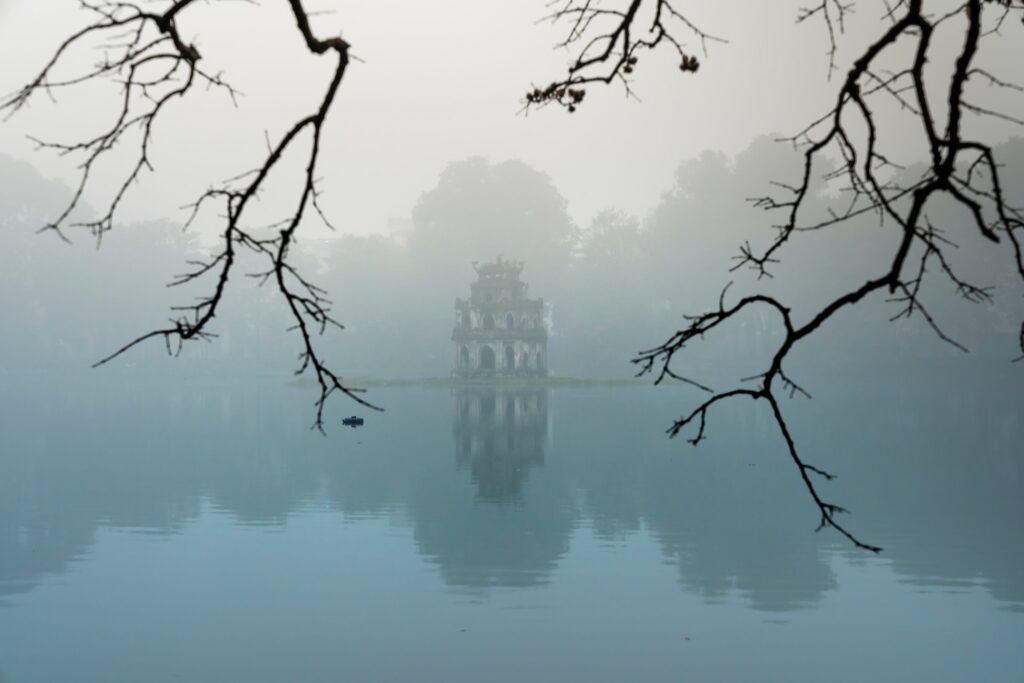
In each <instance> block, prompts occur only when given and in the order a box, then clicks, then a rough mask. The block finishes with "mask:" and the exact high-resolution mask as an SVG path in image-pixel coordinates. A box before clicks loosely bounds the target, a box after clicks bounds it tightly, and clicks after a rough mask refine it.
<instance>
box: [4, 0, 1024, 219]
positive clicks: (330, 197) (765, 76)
mask: <svg viewBox="0 0 1024 683" xmlns="http://www.w3.org/2000/svg"><path fill="white" fill-rule="evenodd" d="M803 4H806V3H805V0H798V1H796V2H791V1H789V0H771V1H768V0H704V1H701V2H692V1H691V2H685V1H684V0H678V2H677V3H676V6H677V7H678V8H680V9H681V10H683V11H684V12H686V13H687V14H688V16H690V17H691V18H693V19H694V20H695V21H697V22H698V23H699V24H700V25H701V26H702V27H703V28H704V29H706V30H707V31H708V32H710V33H714V34H716V35H720V36H723V37H725V38H727V39H728V40H729V41H730V42H729V44H727V45H719V44H712V45H711V46H710V55H709V57H708V58H707V59H706V60H705V61H704V64H703V66H702V68H701V69H700V71H699V72H698V73H697V74H682V73H680V72H679V71H678V69H677V68H676V65H675V61H674V60H673V59H672V58H671V55H670V54H669V53H668V52H667V51H665V52H660V59H659V58H656V57H655V58H652V59H650V60H649V61H650V63H646V62H645V63H641V64H640V69H639V72H638V78H637V81H636V83H635V90H636V92H637V94H638V95H639V96H640V97H641V98H642V99H643V102H642V103H638V102H636V101H627V100H626V99H624V98H623V96H622V91H621V88H619V87H617V86H612V87H608V88H605V89H604V90H600V89H597V88H591V89H590V92H589V93H588V97H587V102H586V103H585V105H584V106H583V107H582V108H581V109H580V111H579V112H577V113H576V114H573V115H569V114H567V113H565V112H563V111H561V110H557V109H555V108H550V109H546V110H541V111H537V112H533V113H531V114H530V115H529V116H522V115H520V114H519V110H520V106H521V105H520V98H521V96H522V94H523V93H524V92H525V91H526V89H527V87H528V86H530V85H531V83H537V84H543V83H544V82H546V81H548V80H551V79H552V78H554V77H556V76H559V75H560V74H561V73H562V69H563V68H564V65H565V64H566V63H567V61H568V55H567V54H566V53H564V52H559V51H553V50H552V45H553V44H554V43H555V42H556V41H557V39H558V38H559V37H560V35H561V34H560V31H559V30H555V29H552V28H551V27H550V26H548V25H544V24H537V23H536V20H537V19H538V18H539V17H541V16H543V15H544V13H545V11H546V0H514V1H513V0H435V1H434V2H425V1H422V0H421V1H412V0H404V1H402V0H351V1H346V0H308V1H307V8H308V9H310V10H319V9H328V8H330V9H333V10H334V12H333V13H332V14H329V15H324V16H320V17H318V18H317V31H318V33H319V34H320V35H328V34H330V33H332V32H337V31H339V30H340V31H341V33H342V35H343V36H344V37H345V38H346V40H348V41H349V42H350V43H351V44H352V46H353V52H354V53H355V54H356V55H358V56H359V57H360V58H362V59H363V60H365V63H359V62H356V63H354V64H353V65H352V66H351V67H350V70H349V73H348V75H347V76H346V79H345V81H344V83H343V84H342V90H341V93H340V97H339V100H338V102H337V103H336V109H335V110H334V111H333V113H332V117H331V123H330V126H329V129H328V132H327V139H326V149H325V154H324V156H323V160H322V164H321V175H322V176H323V177H324V188H325V189H326V191H327V194H326V196H325V197H324V204H325V207H326V209H327V211H328V213H329V215H330V216H331V218H332V220H333V221H334V222H335V223H336V224H337V225H338V227H339V229H340V230H341V231H343V232H351V233H358V234H365V233H371V232H383V231H386V230H387V226H388V221H389V218H403V217H407V216H408V215H409V213H410V211H411V209H412V207H413V205H414V204H415V202H416V199H417V197H418V196H419V195H420V194H421V193H422V192H424V191H426V190H428V189H430V188H431V187H432V186H433V185H434V184H435V183H436V179H437V175H438V173H439V172H440V171H441V170H442V169H443V168H444V166H445V165H446V164H447V163H449V162H450V161H453V160H457V159H461V158H465V157H467V156H471V155H483V156H486V157H488V158H490V159H491V160H492V161H500V160H504V159H508V158H521V159H523V160H524V161H526V162H527V163H529V164H531V165H533V166H534V167H536V168H538V169H540V170H542V171H544V172H546V173H548V174H549V175H550V176H551V177H552V179H553V181H554V183H555V185H556V186H557V187H558V188H559V190H560V191H561V192H562V194H563V195H564V196H565V197H566V198H567V199H568V201H569V209H570V213H571V214H572V216H573V217H574V218H575V220H576V221H577V223H578V224H579V225H581V226H583V227H585V226H586V225H587V224H589V222H590V219H591V218H592V217H593V215H594V214H595V213H596V212H597V211H599V210H601V209H602V208H606V207H609V206H614V207H620V208H624V209H626V210H628V211H630V212H632V213H635V214H638V215H641V216H643V215H645V214H646V213H647V212H648V211H649V210H650V209H651V208H652V207H653V206H654V205H655V203H656V202H657V200H658V198H659V196H660V194H661V193H662V192H663V191H665V190H666V189H667V188H668V187H669V186H670V184H671V183H672V178H673V176H672V173H673V171H674V169H675V167H676V166H677V165H678V164H679V163H680V161H682V160H684V159H686V158H689V157H692V156H695V155H697V154H699V153H700V152H701V151H702V150H704V149H709V148H710V149H719V150H722V151H725V152H727V153H735V152H738V151H741V150H742V149H743V148H745V147H746V146H747V145H748V144H749V143H750V141H751V140H752V139H753V138H754V137H756V136H757V135H759V134H762V133H766V132H795V131H796V130H797V129H798V128H799V127H800V125H801V124H802V123H803V122H805V121H807V120H809V119H811V118H812V117H815V116H816V115H817V114H819V113H821V112H822V111H824V109H825V108H826V107H827V105H828V103H829V102H830V101H831V99H832V96H833V95H832V93H833V91H834V90H835V88H836V84H834V83H833V84H829V83H828V82H827V81H826V78H825V77H826V64H827V61H826V57H825V52H826V48H827V37H826V34H825V31H824V28H823V26H822V25H821V24H820V23H811V24H808V25H804V26H796V25H795V24H794V19H795V17H796V14H797V10H798V8H799V7H800V6H801V5H803ZM76 7H77V2H76V0H0V64H3V68H2V69H0V92H4V93H6V92H9V91H11V90H14V89H15V88H16V87H17V86H18V85H20V84H22V83H23V82H25V81H27V80H28V79H29V78H30V77H31V76H32V75H33V73H34V72H35V71H36V70H38V68H39V66H40V65H41V64H43V63H44V62H45V60H46V59H47V58H48V56H49V55H50V54H51V53H52V51H53V49H54V47H55V46H56V45H57V44H58V43H59V41H60V40H61V39H62V38H63V37H64V36H66V35H67V34H68V33H69V32H71V31H72V30H74V29H75V28H76V27H78V26H81V25H82V22H83V21H84V20H85V19H86V17H85V15H83V14H82V13H81V12H80V11H78V10H77V9H76ZM881 10H882V5H881V3H880V2H877V1H874V0H863V1H862V2H861V3H860V4H859V5H858V13H857V14H856V15H855V17H854V21H853V23H852V25H851V27H850V32H849V33H848V36H847V37H846V38H845V39H844V41H845V43H844V44H846V45H848V46H849V47H850V48H857V47H861V46H862V45H863V43H864V37H865V35H868V34H866V33H865V32H864V31H865V30H866V29H867V30H870V29H871V28H873V29H874V30H875V31H877V28H878V26H879V23H878V22H879V17H880V13H881ZM1014 28H1017V27H1014ZM182 29H183V33H184V34H185V35H186V36H194V37H195V39H196V41H197V43H198V46H199V48H200V50H201V52H202V53H203V56H204V63H205V68H206V69H208V70H210V71H214V72H216V71H220V70H223V71H224V74H225V77H226V78H227V79H228V80H230V81H231V82H232V84H233V85H235V86H236V87H237V88H238V89H239V90H241V91H242V92H243V93H245V96H244V97H243V98H242V100H241V102H240V107H239V109H237V110H235V109H233V108H232V107H231V106H230V104H229V103H228V102H227V101H226V100H225V99H224V98H223V97H220V96H210V97H206V96H204V97H200V98H198V99H196V100H194V101H190V102H188V101H187V102H179V103H176V104H175V109H174V111H173V112H169V113H171V114H172V115H171V116H168V118H167V120H166V122H165V124H166V125H165V126H164V127H163V128H161V129H160V130H159V131H158V139H157V142H158V146H157V148H156V151H155V154H154V161H155V162H156V164H157V174H156V175H155V176H154V175H150V176H148V177H146V178H145V179H144V181H143V182H142V183H140V185H139V186H138V187H137V188H136V190H135V191H134V196H133V198H132V200H131V201H129V202H128V203H127V204H126V206H125V213H124V214H122V218H124V219H129V218H155V217H164V216H168V215H171V216H175V215H181V214H180V213H178V212H176V210H175V207H179V206H181V205H183V204H185V203H187V202H188V201H190V200H191V199H193V198H194V196H195V195H197V194H198V193H199V192H200V191H201V190H203V189H205V187H206V185H208V184H209V183H210V182H216V181H218V180H221V179H223V178H226V177H229V176H232V175H235V174H236V173H238V172H241V171H244V170H247V169H248V168H250V167H252V166H254V165H255V163H256V161H257V160H258V155H259V154H261V153H262V152H263V151H264V149H265V146H264V142H263V139H264V131H265V130H266V131H267V132H268V133H269V135H270V137H271V139H275V138H276V137H277V136H279V135H280V134H281V133H283V131H284V130H285V129H286V127H287V126H288V125H289V124H290V123H291V122H292V121H294V119H295V118H297V117H298V116H299V115H301V114H304V113H306V112H308V111H311V110H312V108H313V106H314V103H315V102H316V101H318V99H319V97H320V96H321V93H322V91H323V87H324V85H325V83H326V79H327V78H328V75H329V73H328V71H327V67H328V59H327V58H317V57H314V56H311V55H310V54H309V53H308V52H306V50H305V48H304V46H303V45H302V43H301V40H300V37H299V35H298V33H297V31H296V30H295V28H294V25H293V22H292V20H291V17H290V15H289V14H288V12H287V7H286V3H284V2H283V0H262V3H261V6H259V7H254V6H251V5H248V4H245V3H241V2H222V3H219V4H218V3H210V4H206V5H198V6H196V7H193V8H190V9H189V10H188V11H187V12H186V13H185V15H184V16H183V17H182ZM1014 42H1015V41H1012V40H1004V41H1002V46H1001V47H1000V48H999V50H1000V51H999V52H998V53H996V58H997V59H998V60H999V61H1000V62H1001V63H1002V64H1003V65H1006V64H1014V63H1017V64H1020V63H1024V58H1022V55H1021V54H1019V53H1020V52H1021V48H1020V47H1019V45H1020V44H1022V43H1024V41H1019V40H1018V41H1016V43H1017V46H1014V44H1013V43H1014ZM689 46H690V47H691V48H694V49H695V48H697V47H698V46H697V44H696V43H695V42H694V41H690V42H689ZM1011 51H1015V52H1016V53H1013V52H1011ZM847 54H852V53H847ZM950 54H952V51H951V52H950ZM841 57H842V55H841ZM90 59H91V56H90V55H88V54H86V53H76V54H75V56H74V60H72V61H71V62H69V65H75V64H77V65H80V66H84V65H86V64H87V63H88V62H89V61H90ZM76 60H77V61H76ZM1014 60H1017V61H1014ZM843 64H845V62H843V61H841V62H840V65H841V66H842V65H843ZM1010 71H1011V73H1009V74H1008V76H1009V77H1011V78H1012V77H1013V76H1014V75H1015V74H1013V73H1012V72H1013V71H1019V69H1015V68H1012V67H1011V69H1010ZM63 73H66V74H67V73H70V71H65V72H63ZM115 106H117V105H116V99H115V97H114V95H113V93H112V92H110V93H102V92H96V91H91V92H88V93H83V94H82V96H80V97H77V98H76V97H74V96H64V97H61V98H60V99H59V100H58V102H57V104H56V105H54V104H52V103H50V102H48V101H46V100H45V98H39V99H37V100H36V101H35V104H34V106H33V107H32V108H31V109H30V110H28V111H25V112H22V113H21V114H19V115H18V116H17V117H15V118H13V119H11V120H9V121H7V122H5V123H3V124H0V152H3V153H7V154H11V155H12V156H15V157H17V158H21V159H25V160H27V161H29V162H31V163H32V164H34V165H35V166H36V167H37V168H39V169H40V170H41V171H42V172H43V173H44V175H47V176H56V177H62V178H66V179H68V180H69V181H70V180H71V178H72V177H73V176H72V173H73V170H74V167H73V164H72V163H71V161H70V160H69V159H67V158H59V157H56V156H55V155H53V154H51V153H48V152H42V153H37V152H34V151H33V146H32V144H31V143H30V142H29V141H27V140H26V138H25V136H26V134H34V135H38V136H40V137H50V138H56V139H61V140H70V139H72V138H73V137H74V136H75V134H76V132H78V133H81V132H85V131H95V130H97V127H98V126H99V125H100V124H101V122H102V121H104V120H107V119H104V118H103V117H104V115H105V116H106V117H109V116H110V114H111V112H112V108H113V107H115ZM112 178H113V176H110V175H109V173H106V172H105V171H104V172H102V173H101V177H100V181H101V182H100V184H98V185H97V186H96V191H95V192H91V193H89V195H88V198H89V199H90V200H91V201H92V202H93V203H94V204H97V205H98V204H101V203H102V201H103V198H104V197H105V196H106V195H105V194H104V192H103V188H104V185H103V181H104V180H107V181H110V180H111V179H112Z"/></svg>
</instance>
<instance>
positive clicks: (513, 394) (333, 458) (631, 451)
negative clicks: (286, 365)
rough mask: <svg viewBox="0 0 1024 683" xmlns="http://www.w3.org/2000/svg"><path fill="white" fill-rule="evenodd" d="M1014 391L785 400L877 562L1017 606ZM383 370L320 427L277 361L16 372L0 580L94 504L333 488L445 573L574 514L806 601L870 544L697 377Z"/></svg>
mask: <svg viewBox="0 0 1024 683" xmlns="http://www.w3.org/2000/svg"><path fill="white" fill-rule="evenodd" d="M1014 391H1018V390H1016V389H1014V390H1010V391H1009V393H1007V392H1003V393H998V392H996V393H992V392H989V393H984V392H976V393H968V392H964V393H963V394H961V395H957V396H948V397H947V396H944V397H943V398H942V399H941V400H937V399H936V398H935V397H933V396H928V397H925V398H922V397H921V396H915V397H908V396H903V395H899V394H898V393H896V394H892V395H889V396H887V397H885V398H884V400H885V401H888V402H889V403H888V404H887V405H890V404H891V405H892V406H896V405H899V406H900V407H901V409H900V410H887V411H878V412H873V413H872V415H871V420H872V424H873V426H874V429H872V430H862V431H853V432H849V431H847V432H842V433H843V434H844V436H843V437H842V438H841V439H837V438H836V434H837V430H840V429H841V427H842V425H844V424H846V420H847V419H848V418H847V416H848V415H849V414H851V411H856V410H863V409H864V408H863V406H865V405H868V404H870V403H871V401H872V400H874V401H876V402H877V401H879V400H883V399H879V398H878V397H874V398H872V397H868V396H864V395H858V394H856V393H855V392H852V393H850V394H849V395H844V396H840V397H832V398H830V399H829V400H827V401H817V402H811V403H806V404H793V407H792V408H791V409H792V410H793V411H794V417H793V419H794V424H797V425H799V427H797V431H798V438H799V439H801V443H802V444H804V445H805V446H806V448H807V449H808V450H812V451H814V452H815V453H820V454H821V458H819V460H818V462H819V463H820V464H821V465H823V466H826V467H830V468H832V469H835V470H837V471H839V472H840V473H841V474H842V478H841V479H840V480H838V481H837V482H835V483H834V484H832V485H830V488H829V489H828V490H829V494H830V495H831V496H832V497H833V498H835V499H836V500H838V501H841V502H844V503H850V504H851V506H852V503H851V501H857V503H858V504H857V505H856V506H855V509H856V515H855V517H854V518H852V519H853V520H854V521H855V522H856V526H857V528H858V530H859V531H860V532H861V533H862V534H863V535H864V536H865V537H866V538H870V539H871V540H872V541H877V542H879V543H880V544H882V545H883V546H885V547H886V553H885V554H884V555H883V558H882V560H881V563H882V566H889V567H891V569H892V570H894V571H896V572H897V573H899V574H900V575H901V576H903V577H904V578H905V580H906V582H907V585H908V589H912V590H964V589H965V587H966V588H970V587H974V586H982V587H983V588H984V589H985V590H986V591H988V592H989V593H990V594H991V595H993V596H994V597H996V598H997V599H998V600H1000V601H1002V602H1003V603H1004V604H1005V605H1006V606H1007V607H1008V608H1010V609H1018V610H1019V609H1021V607H1022V606H1024V576H1022V573H1021V570H1020V567H1021V566H1022V561H1024V525H1022V524H1021V523H1020V521H1021V519H1022V518H1024V516H1022V513H1024V503H1022V496H1021V489H1022V484H1024V481H1022V477H1021V474H1022V472H1021V465H1022V463H1021V460H1020V458H1021V454H1020V449H1019V446H1018V444H1019V443H1020V437H1021V435H1022V432H1024V424H1022V423H1021V419H1020V415H1019V410H1018V408H1017V406H1018V405H1019V400H1016V399H1017V393H1013V392H1014ZM382 393H386V396H382V397H381V398H382V400H385V401H386V403H387V404H388V406H389V410H388V412H387V413H385V414H384V415H383V416H380V417H379V418H378V417H374V418H373V419H372V420H370V421H369V422H368V425H367V427H366V428H364V429H361V430H340V429H338V430H335V431H333V432H332V433H331V436H330V437H328V438H323V437H320V436H318V435H316V434H315V433H310V432H307V431H306V429H305V427H306V422H307V421H308V410H309V401H308V398H309V397H308V396H307V395H305V393H303V392H300V391H297V390H296V391H294V392H291V393H289V392H288V391H282V390H281V388H280V387H279V386H277V385H270V384H268V385H267V386H259V387H254V386H253V385H252V383H241V382H240V383H239V384H238V385H235V386H232V385H230V384H224V383H223V382H209V383H206V384H201V385H200V384H178V385H175V386H174V387H173V388H168V387H163V388H161V389H154V387H153V383H152V382H151V383H149V384H147V383H146V382H145V381H140V382H137V383H134V384H132V383H124V382H110V383H109V385H107V386H97V385H96V384H95V383H94V382H93V383H91V384H90V385H89V386H88V387H85V386H84V385H83V386H81V387H79V388H78V389H75V388H74V387H71V388H69V389H67V390H65V391H60V392H55V391H52V387H47V386H42V385H38V384H33V383H25V384H21V385H19V384H17V383H8V384H7V385H5V386H4V387H3V388H2V389H0V398H2V401H3V405H4V406H5V410H4V411H3V413H2V414H0V434H2V435H3V436H2V437H0V438H2V439H3V442H2V444H0V445H2V448H0V473H2V476H0V599H2V598H3V596H5V595H8V596H9V595H12V594H15V593H23V592H25V591H28V590H31V589H32V587H33V586H34V585H36V584H37V583H38V582H39V581H41V580H42V579H43V578H45V577H46V576H50V575H55V574H60V573H64V572H68V571H72V570H73V566H74V563H75V561H76V560H77V559H82V558H86V559H84V560H83V561H87V557H88V554H89V552H90V550H91V549H92V546H93V543H94V538H95V536H96V533H97V530H98V529H99V528H101V527H112V528H120V529H132V530H141V531H146V532H149V533H164V534H173V533H180V532H182V530H187V528H188V527H189V526H190V525H193V524H199V523H202V521H203V514H204V513H203V510H204V509H206V507H207V506H209V507H211V508H212V509H214V510H218V511H220V512H221V513H222V514H227V515H230V517H231V519H232V520H233V522H234V523H235V524H264V525H265V524H271V525H279V526H281V528H282V529H283V530H285V531H286V530H287V528H288V527H287V525H288V522H289V520H290V519H291V518H292V516H294V515H296V514H323V513H324V511H325V510H326V511H329V513H330V514H338V515H339V516H341V517H343V518H344V519H346V520H350V521H354V523H358V520H360V519H365V518H386V519H388V520H390V521H392V522H393V523H394V524H396V525H399V526H402V527H404V528H407V529H409V534H410V537H411V540H412V542H413V543H414V544H415V548H416V549H417V551H418V552H419V553H420V555H421V556H422V557H424V558H426V559H427V560H428V561H429V562H430V563H431V565H432V566H433V567H434V568H436V570H437V573H438V575H439V576H440V577H441V578H442V579H443V581H444V582H445V584H447V585H448V586H450V587H452V588H459V589H470V590H485V589H487V588H490V587H496V586H507V587H528V586H538V585H543V584H546V583H549V582H550V581H551V579H552V578H553V577H554V576H555V575H556V574H557V571H558V567H559V563H560V561H561V560H562V559H563V558H565V557H566V555H567V553H569V552H570V543H571V541H572V539H573V537H574V535H577V534H594V535H595V536H597V537H598V538H599V539H602V540H603V541H607V542H608V543H610V544H612V545H614V544H615V543H617V542H620V541H624V540H626V539H629V538H630V537H633V536H636V535H638V534H647V535H649V536H650V537H652V538H654V539H656V540H657V542H658V543H659V545H660V547H661V552H662V554H663V557H664V559H665V561H667V562H669V563H671V564H672V565H674V566H675V568H676V571H677V575H678V582H679V585H680V586H681V588H682V589H683V590H685V591H686V592H688V593H694V594H698V595H701V596H703V597H704V599H705V600H707V601H708V602H720V601H726V600H730V599H732V597H733V596H740V597H741V598H742V600H743V602H744V603H745V604H747V605H748V606H751V607H753V608H755V609H759V610H765V611H776V612H784V611H788V610H793V609H798V608H806V607H811V606H814V605H816V604H818V603H819V602H821V601H822V600H823V598H824V597H825V596H826V595H828V594H829V593H830V592H833V591H837V590H841V589H842V586H840V585H839V583H838V579H837V572H836V569H837V566H838V563H858V562H864V561H865V558H864V556H863V555H862V554H859V553H856V552H854V551H851V550H850V549H849V548H848V547H847V546H845V545H843V544H842V543H839V542H838V541H837V539H836V538H835V537H834V536H831V535H827V534H821V535H818V534H814V533H811V529H812V528H813V525H814V518H813V515H812V511H811V509H810V506H809V505H808V503H807V500H806V494H805V492H804V491H803V490H802V489H801V487H800V485H799V482H798V481H797V480H796V477H794V476H793V473H792V471H791V466H790V465H789V463H788V462H787V460H786V458H785V454H784V453H783V452H782V451H781V444H780V443H779V440H778V438H777V435H775V434H774V432H773V431H772V429H771V424H770V421H769V420H767V419H766V418H765V416H764V415H763V414H761V413H760V412H759V411H758V410H756V409H750V407H749V406H747V405H741V404H736V405H734V406H730V407H726V408H724V409H723V411H721V412H719V413H717V414H716V418H715V423H714V426H715V427H716V430H715V431H713V432H711V439H710V440H709V441H708V442H707V443H706V444H703V445H702V447H701V448H700V449H696V450H695V449H692V448H690V447H689V446H688V445H687V444H685V443H684V442H682V441H673V442H670V441H668V440H667V439H665V437H664V435H663V433H662V431H661V428H662V427H663V426H664V425H665V424H667V421H668V419H669V417H670V416H671V415H672V414H673V412H674V411H675V409H676V408H677V407H678V405H679V403H678V401H682V400H683V399H684V398H685V396H684V395H682V394H680V395H678V396H677V395H675V394H666V393H664V392H661V393H659V392H655V391H651V390H648V389H643V390H638V389H608V390H578V391H556V392H554V393H550V392H548V391H546V390H527V389H514V390H513V389H509V390H498V389H493V388H492V389H487V388H483V387H479V388H477V387H474V388H470V389H466V390H460V391H455V392H451V393H450V392H449V391H448V390H440V391H439V390H402V391H399V390H395V391H390V392H382ZM449 393H450V395H449ZM555 422H557V424H558V425H559V430H558V433H557V435H556V434H554V433H553V430H552V428H551V425H552V424H553V423H555ZM556 436H557V438H556ZM211 514H212V513H211ZM325 542H329V539H325ZM352 550H353V552H359V549H358V548H353V549H352ZM595 561H599V560H597V559H595ZM196 562H197V566H201V565H202V558H196Z"/></svg>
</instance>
